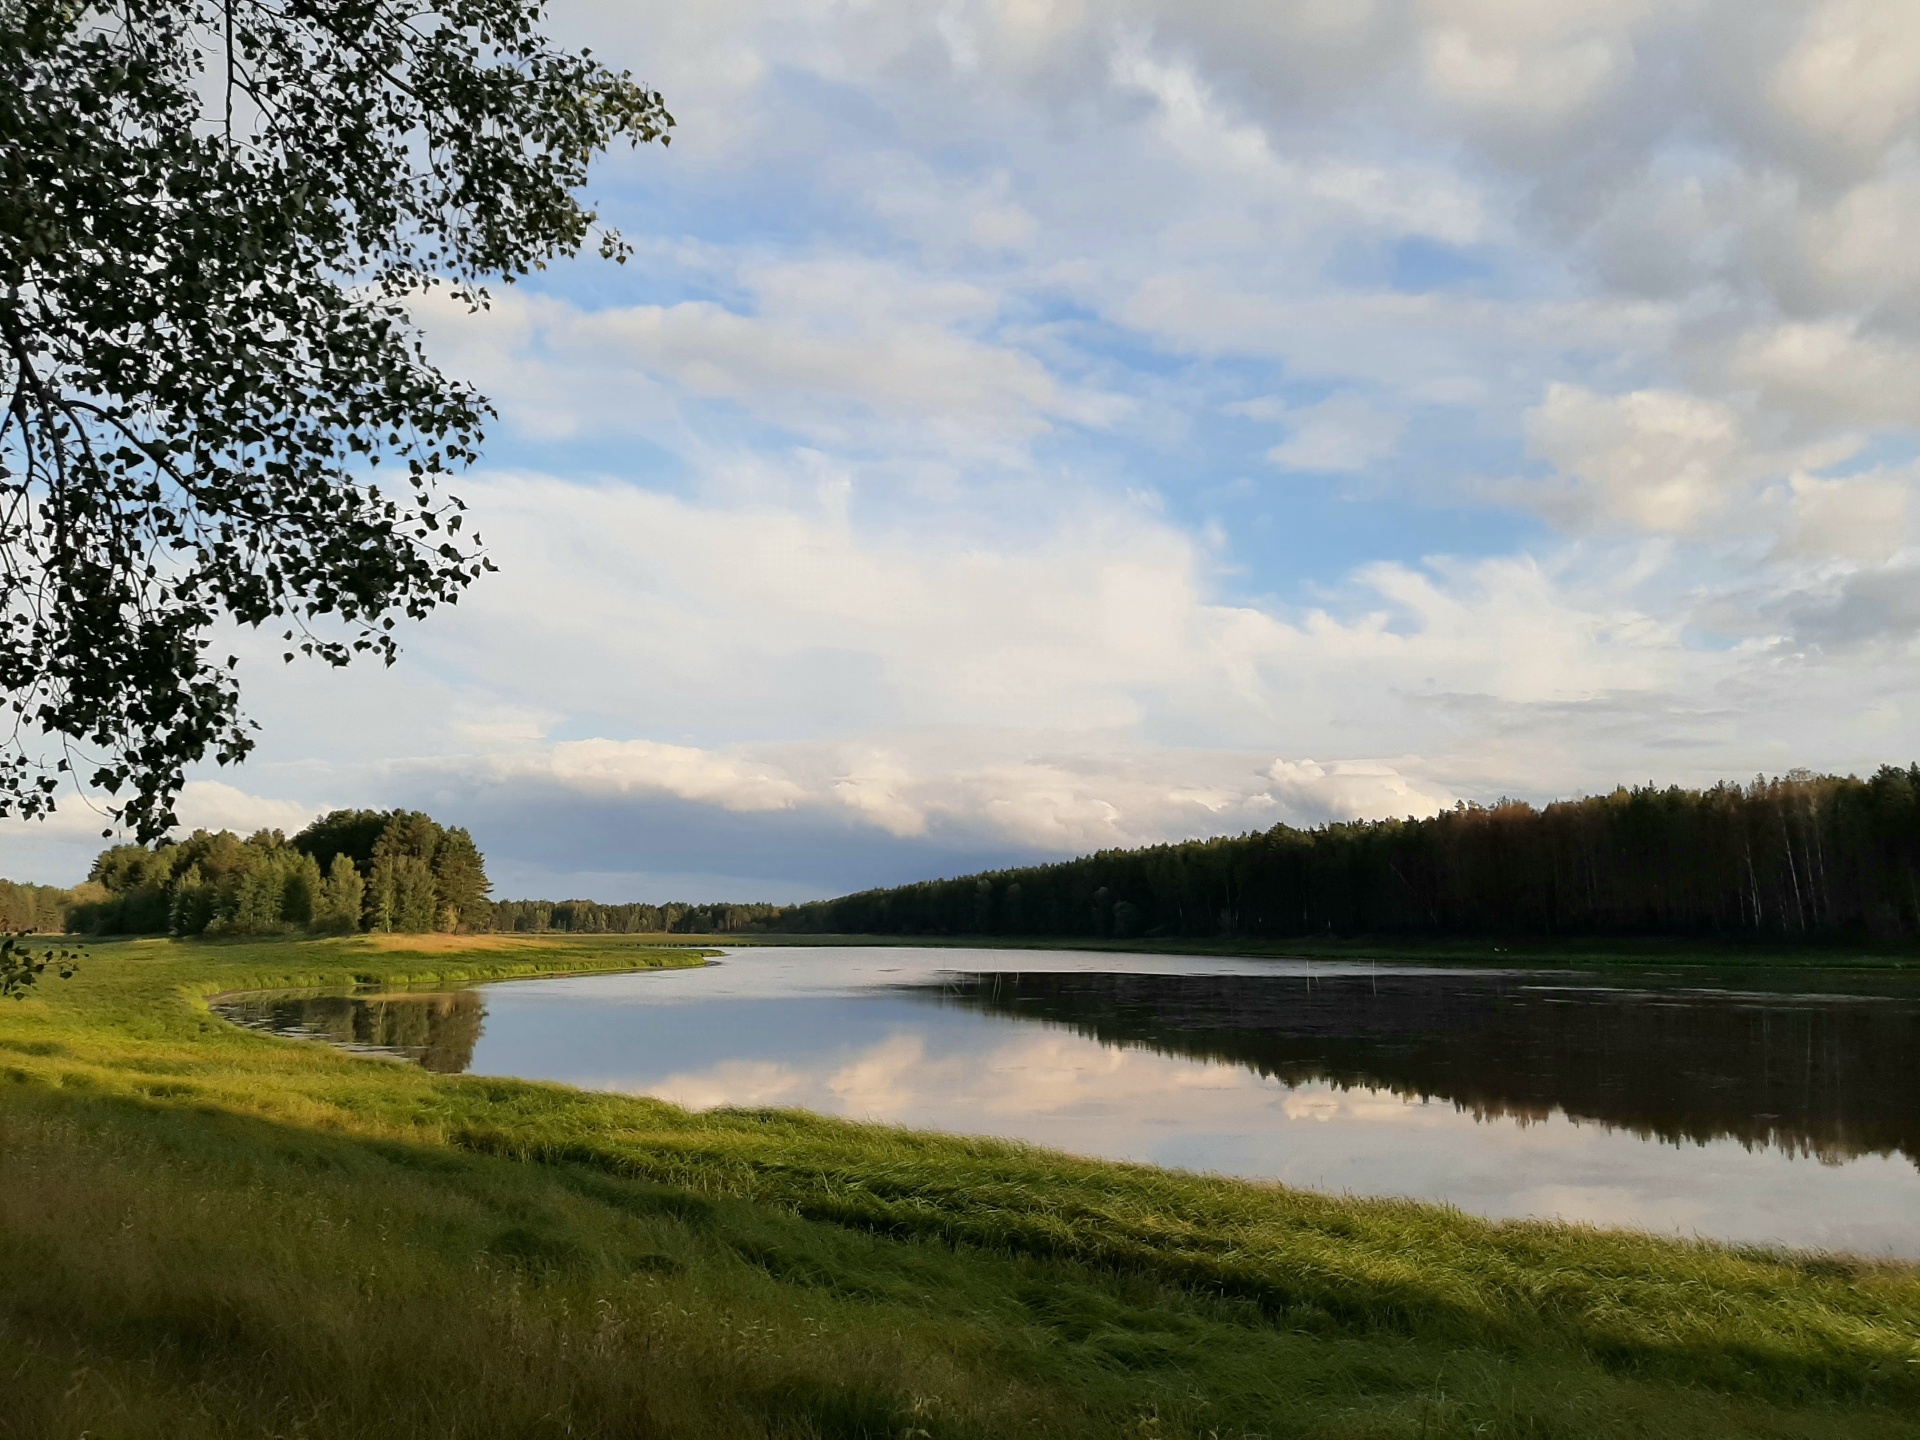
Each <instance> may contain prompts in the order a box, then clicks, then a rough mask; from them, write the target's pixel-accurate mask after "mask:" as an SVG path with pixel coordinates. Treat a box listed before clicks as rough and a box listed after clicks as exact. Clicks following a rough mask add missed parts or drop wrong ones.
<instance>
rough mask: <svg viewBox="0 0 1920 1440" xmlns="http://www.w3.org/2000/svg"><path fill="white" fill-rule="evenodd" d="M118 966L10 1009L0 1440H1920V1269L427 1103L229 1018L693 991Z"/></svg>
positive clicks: (159, 945) (636, 1119) (832, 1133)
mask: <svg viewBox="0 0 1920 1440" xmlns="http://www.w3.org/2000/svg"><path fill="white" fill-rule="evenodd" d="M692 958H694V957H693V956H691V955H690V954H689V953H688V952H686V951H680V952H674V951H669V950H660V949H649V948H647V947H646V946H645V944H644V943H638V942H625V941H621V940H618V939H609V940H599V941H593V942H589V941H584V940H583V941H578V942H569V941H565V940H558V939H551V940H521V939H515V938H513V937H488V938H484V939H482V940H477V941H476V940H458V941H454V940H447V939H444V938H431V937H429V938H414V939H410V940H401V939H395V940H391V941H388V942H386V943H378V942H375V941H374V940H371V939H365V938H363V939H357V940H335V941H298V942H296V941H285V942H262V943H251V944H249V943H226V944H222V943H214V942H194V943H178V942H169V941H133V942H125V943H114V944H99V945H95V946H94V947H93V950H92V956H91V959H90V960H89V962H88V963H87V964H86V966H85V967H84V969H83V970H82V972H81V973H80V975H79V976H77V977H76V978H74V979H73V980H71V981H66V982H60V981H55V980H53V979H51V978H49V979H47V980H45V981H43V982H42V985H41V987H40V988H41V992H42V993H41V995H40V996H39V997H38V998H36V999H33V1000H31V1001H28V1002H25V1003H22V1004H6V1005H5V1006H4V1007H0V1436H5V1437H9V1440H11V1437H31V1440H48V1437H76V1440H77V1437H80V1436H90V1437H100V1440H145V1437H161V1436H165V1437H183V1440H184V1437H228V1436H233V1437H239V1436H246V1437H255V1436H285V1437H343V1440H344V1437H355V1440H359V1437H388V1436H391V1437H402V1436H404V1437H463V1440H464V1437H535V1436H539V1437H545V1436H553V1437H563V1436H609V1437H611V1436H622V1437H624V1436H656V1435H657V1436H688V1437H696V1436H754V1437H757V1436H791V1437H808V1436H810V1437H829V1436H831V1437H881V1436H886V1437H900V1440H906V1437H926V1440H934V1437H943V1436H969V1437H997V1436H1063V1437H1064V1436H1088V1437H1095V1436H1098V1437H1112V1436H1136V1437H1174V1436H1191V1437H1196V1440H1199V1437H1229V1436H1231V1437H1251V1436H1267V1437H1276V1440H1277V1437H1281V1436H1327V1437H1336V1436H1338V1437H1362V1436H1366V1437H1374V1436H1379V1437H1389V1436H1396V1437H1397V1436H1404V1437H1415V1436H1514V1437H1518V1436H1533V1437H1545V1436H1614V1435H1622V1436H1624V1435H1641V1436H1659V1437H1669V1436H1721V1435H1767V1436H1783V1437H1784V1436H1810V1437H1812V1436H1829V1435H1831V1436H1836V1437H1838V1436H1848V1437H1860V1440H1869V1437H1879V1436H1908V1435H1911V1436H1920V1271H1916V1270H1915V1269H1913V1268H1909V1267H1896V1266H1876V1265H1869V1264H1864V1263H1860V1262H1856V1261H1850V1260H1847V1259H1845V1258H1842V1257H1833V1256H1805V1255H1776V1254H1764V1253H1756V1252H1746V1251H1736V1250H1732V1249H1727V1248H1721V1247H1714V1246H1707V1245H1687V1244H1679V1243H1673V1242H1668V1241H1662V1240H1655V1239H1650V1238H1647V1237H1643V1236H1637V1235H1632V1234H1623V1233H1611V1232H1600V1231H1591V1230H1581V1229H1574V1228H1566V1227H1555V1226H1546V1225H1524V1224H1492V1223H1488V1222H1484V1221H1480V1220H1475V1219H1471V1218H1468V1217H1464V1216H1461V1215H1458V1214H1455V1213H1452V1212H1449V1211H1446V1210H1442V1209H1437V1208H1433V1207H1425V1206H1418V1205H1412V1204H1405V1203H1397V1202H1379V1201H1363V1200H1351V1199H1336V1198H1328V1197H1322V1196H1316V1195H1311V1194H1306V1193H1302V1192H1296V1191H1288V1190H1283V1189H1278V1188H1274V1187H1269V1186H1261V1185H1254V1184H1248V1183H1241V1182H1232V1181H1224V1180H1212V1179H1205V1178H1200V1177H1194V1176H1187V1175H1180V1174H1173V1173H1168V1172H1162V1171H1156V1170H1152V1169H1147V1168H1141V1167H1130V1166H1122V1165H1113V1164H1102V1163H1093V1162H1085V1161H1078V1160H1073V1159H1070V1158H1067V1157H1063V1156H1060V1155H1056V1154H1051V1153H1047V1152H1042V1151H1034V1150H1030V1149H1024V1148H1021V1147H1018V1146H1012V1145H1004V1144H998V1143H993V1142H984V1141H973V1140H961V1139H949V1138H942V1137H938V1136H930V1135H924V1134H914V1133H909V1132H902V1131H895V1130H889V1129H882V1128H875V1127H864V1126H857V1125H851V1124H846V1123H842V1122H837V1121H829V1120H823V1119H818V1118H813V1117H809V1116H804V1115H798V1114H791V1113H777V1112H757V1111H756V1112H749V1111H718V1112H709V1113H706V1114H699V1115H695V1114H689V1113H687V1112H685V1111H681V1110H678V1109H675V1108H674V1107H672V1106H669V1105H665V1104H661V1103H657V1102H653V1101H649V1100H644V1099H634V1098H624V1097H617V1096H609V1095H596V1094H588V1093H583V1092H579V1091H574V1090H569V1089H566V1088H564V1087H560V1086H553V1085H542V1084H533V1083H522V1082H515V1081H502V1080H497V1079H480V1078H462V1077H446V1076H436V1075H433V1074H429V1073H428V1072H426V1071H424V1070H421V1069H418V1068H415V1067H411V1066H406V1065H401V1064H397V1063H393V1062H389V1061H382V1060H377V1059H364V1058H355V1057H351V1056H347V1055H343V1054H340V1053H337V1052H334V1051H331V1050H328V1049H325V1048H323V1047H321V1046H318V1045H313V1044H303V1043H300V1042H293V1041H282V1040H276V1039H272V1038H269V1037H265V1036H260V1035H255V1034H251V1033H247V1032H242V1031H239V1030H235V1029H233V1028H232V1027H230V1026H227V1025H225V1024H224V1023H222V1022H220V1021H218V1020H216V1019H214V1018H213V1017H211V1016H210V1015H209V1014H208V1013H207V1012H206V1009H205V1006H204V1003H203V998H204V997H205V996H206V995H208V994H211V993H215V992H218V991H223V990H233V989H242V988H270V987H271V988H277V987H283V986H292V985H340V984H349V983H355V982H359V983H400V982H406V981H417V980H424V979H430V978H442V979H451V978H482V977H492V976H505V975H513V974H531V973H537V972H553V971H580V970H591V969H603V968H627V967H633V966H638V965H650V964H675V963H688V962H689V960H691V959H692Z"/></svg>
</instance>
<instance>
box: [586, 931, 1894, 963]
mask: <svg viewBox="0 0 1920 1440" xmlns="http://www.w3.org/2000/svg"><path fill="white" fill-rule="evenodd" d="M609 938H615V937H609ZM617 938H619V939H623V940H632V941H635V942H648V941H651V942H652V943H656V944H666V945H681V944H685V945H707V946H729V945H800V946H807V945H813V946H822V945H917V946H935V947H948V946H950V947H956V948H960V949H994V950H1075V951H1092V952H1111V953H1115V954H1122V955H1216V956H1217V955H1250V956H1256V957H1267V958H1273V959H1294V960H1342V961H1350V962H1355V963H1360V964H1364V963H1366V962H1367V961H1369V960H1379V961H1393V962H1395V963H1397V964H1413V965H1462V966H1471V965H1494V966H1509V965H1518V966H1527V967H1533V968H1539V969H1545V970H1557V969H1587V968H1597V969H1609V968H1614V967H1634V966H1663V965H1672V966H1685V967H1688V968H1693V967H1706V968H1710V969H1716V970H1719V969H1726V970H1739V969H1747V968H1753V969H1768V970H1780V969H1795V968H1803V967H1806V968H1817V969H1841V970H1848V969H1859V970H1920V945H1916V944H1914V943H1913V942H1911V941H1901V940H1888V941H1883V942H1859V941H1828V940H1821V941H1808V942H1807V943H1805V944H1800V945H1783V944H1780V943H1779V942H1778V941H1775V940H1768V941H1764V942H1762V941H1748V940H1647V939H1599V938H1593V937H1584V936H1582V937H1573V938H1544V939H1543V938H1541V937H1538V936H1520V937H1513V938H1505V939H1486V938H1479V939H1443V940H1421V939H1407V938H1404V937H1387V938H1379V937H1366V936H1362V937H1358V938H1348V937H1320V938H1306V939H1301V938H1294V939H1284V940H1261V939H1238V940H1196V939H1189V938H1184V937H1181V936H1159V937H1156V938H1152V939H1142V938H1133V939H1125V940H1121V939H1108V940H1089V939H1084V938H1080V937H1075V936H1058V935H831V934H820V935H811V934H805V933H800V932H792V933H788V932H781V931H764V932H752V931H749V932H742V933H739V934H731V935H654V936H644V935H635V936H620V937H617Z"/></svg>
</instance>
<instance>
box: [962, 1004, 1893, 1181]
mask: <svg viewBox="0 0 1920 1440" xmlns="http://www.w3.org/2000/svg"><path fill="white" fill-rule="evenodd" d="M926 993H928V994H929V995H932V994H935V993H938V994H939V995H941V996H943V997H944V998H945V999H946V1000H947V1001H948V1002H956V1001H957V1002H958V1003H960V1004H963V1005H966V1006H968V1007H970V1008H977V1009H979V1010H981V1011H984V1012H986V1013H988V1014H993V1015H1006V1016H1016V1017H1019V1018H1021V1019H1028V1020H1042V1021H1050V1022H1053V1023H1056V1024H1061V1025H1065V1026H1068V1027H1070V1028H1072V1029H1073V1030H1075V1031H1078V1032H1079V1033H1080V1034H1082V1035H1086V1036H1089V1037H1091V1038H1093V1039H1097V1040H1100V1041H1102V1042H1104V1043H1107V1044H1127V1045H1138V1046H1142V1047H1145V1048H1148V1049H1151V1050H1156V1051H1160V1052H1162V1053H1165V1054H1172V1055H1181V1056H1187V1057H1192V1058H1199V1059H1207V1060H1219V1061H1225V1062H1228V1063H1230V1064H1236V1065H1244V1066H1246V1067H1248V1068H1249V1069H1252V1070H1255V1071H1258V1072H1259V1073H1261V1074H1263V1075H1267V1076H1270V1077H1272V1078H1274V1079H1277V1080H1280V1081H1282V1082H1283V1083H1286V1084H1289V1085H1298V1084H1304V1083H1308V1082H1313V1081H1329V1082H1331V1083H1333V1084H1335V1085H1337V1086H1341V1087H1349V1086H1369V1087H1378V1088H1381V1089H1386V1090H1391V1091H1393V1092H1395V1093H1398V1094H1401V1095H1409V1096H1418V1097H1420V1098H1422V1099H1427V1098H1439V1099H1444V1100H1450V1101H1452V1102H1453V1103H1455V1104H1456V1105H1459V1106H1460V1107H1462V1108H1463V1109H1466V1110H1468V1111H1470V1112H1472V1113H1473V1114H1475V1115H1477V1116H1480V1117H1482V1118H1490V1117H1494V1116H1500V1117H1509V1118H1515V1119H1519V1120H1521V1121H1522V1122H1525V1121H1529V1120H1535V1119H1543V1118H1545V1117H1546V1116H1547V1115H1549V1114H1551V1113H1552V1112H1553V1111H1555V1110H1564V1111H1565V1112H1566V1113H1567V1114H1568V1115H1570V1116H1572V1117H1573V1118H1575V1119H1579V1120H1596V1121H1599V1122H1601V1123H1603V1124H1605V1125H1608V1126H1612V1127H1617V1128H1621V1129H1627V1130H1632V1131H1635V1132H1637V1133H1639V1134H1640V1135H1643V1136H1647V1137H1653V1136H1658V1137H1659V1138H1661V1139H1664V1140H1669V1141H1675V1142H1678V1141H1681V1140H1696V1141H1705V1140H1711V1139H1717V1138H1720V1137H1722V1136H1731V1137H1732V1138H1734V1139H1737V1140H1740V1141H1742V1142H1744V1143H1745V1144H1747V1145H1748V1146H1750V1147H1751V1146H1758V1145H1776V1146H1779V1147H1781V1148H1782V1149H1785V1150H1789V1151H1796V1152H1802V1153H1809V1154H1813V1155H1817V1156H1819V1157H1821V1158H1822V1159H1826V1160H1833V1161H1838V1160H1842V1159H1845V1158H1847V1157H1849V1156H1853V1155H1859V1154H1865V1153H1872V1152H1879V1153H1889V1152H1895V1151H1898V1152H1901V1153H1903V1154H1905V1155H1906V1156H1907V1157H1908V1158H1909V1159H1912V1160H1914V1161H1915V1162H1916V1163H1920V997H1915V996H1912V995H1906V996H1901V997H1899V998H1865V997H1854V998H1849V997H1844V996H1810V995H1804V994H1793V995H1787V994H1758V993H1738V994H1730V993H1717V994H1716V993H1710V992H1709V993H1703V992H1701V991H1681V990H1646V989H1635V990H1623V989H1611V990H1610V989H1605V988H1601V987H1599V986H1585V987H1583V986H1581V985H1579V983H1578V982H1577V981H1572V980H1566V981H1556V980H1553V979H1549V978H1548V977H1544V976H1540V975H1530V976H1513V975H1507V976H1487V975H1406V974H1391V973H1385V974H1380V975H1378V976H1370V975H1357V976H1356V975H1352V974H1344V975H1340V976H1337V977H1326V976H1319V977H1314V978H1312V979H1309V978H1307V977H1304V976H1299V975H1287V976H1279V975H1275V976H1218V975H1214V976H1194V975H1112V974H1107V975H1098V974H1051V973H1039V974H986V975H968V976H961V977H957V978H955V979H953V980H950V981H949V982H948V983H947V984H946V985H945V986H944V987H942V988H941V989H940V990H939V991H938V992H935V991H932V990H929V991H927V992H926Z"/></svg>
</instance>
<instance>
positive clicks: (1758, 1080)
mask: <svg viewBox="0 0 1920 1440" xmlns="http://www.w3.org/2000/svg"><path fill="white" fill-rule="evenodd" d="M219 1008H221V1010H222V1011H223V1013H225V1014H226V1015H228V1017H229V1018H231V1019H234V1020H237V1021H239V1022H241V1023H243V1024H250V1025H255V1026H259V1027H262V1028H266V1029H271V1030H275V1031H277V1032H279V1033H283V1034H297V1035H308V1036H315V1037H318V1038H321V1039H326V1040H330V1041H332V1042H334V1043H336V1044H342V1045H347V1046H350V1047H352V1048H357V1049H364V1050H369V1051H373V1052H377V1053H386V1054H394V1055H403V1056H406V1057H408V1058H410V1059H413V1060H416V1061H418V1062H419V1063H421V1064H424V1065H426V1066H428V1067H429V1068H431V1069H435V1070H441V1071H449V1072H454V1071H466V1072H470V1073H473V1074H481V1075H515V1076H521V1077H525V1078H529V1079H541V1080H561V1081H566V1082H568V1083H570V1084H574V1085H580V1086H585V1087H589V1088H593V1089H603V1090H618V1091H625V1092H630V1093H635V1094H646V1095H655V1096H659V1097H661V1098H663V1099H667V1100H672V1101H675V1102H677V1103H679V1104H682V1105H688V1106H693V1107H706V1106H713V1105H744V1106H769V1105H771V1106H799V1107H803V1108H805V1109H809V1110H816V1111H820V1112H823V1113H826V1114H831V1115H844V1116H849V1117H852V1118H855V1119H863V1120H882V1121H888V1122H894V1123H899V1124H903V1125H912V1126H919V1127H926V1128H932V1129H940V1130H949V1131H957V1132H963V1133H969V1134H987V1135H1002V1136H1010V1137H1014V1138H1018V1139H1022V1140H1031V1141H1036V1142H1039V1143H1041V1144H1044V1145H1051V1146H1056V1147H1058V1148H1061V1149H1065V1150H1071V1151H1075V1152H1078V1153H1081V1154H1086V1155H1098V1156H1106V1157H1110V1158H1114V1159H1125V1160H1145V1161H1151V1162H1153V1163H1155V1164H1159V1165H1172V1166H1181V1167H1185V1168H1189V1169H1195V1170H1209V1171H1219V1172H1224V1173H1228V1174H1234V1175H1245V1176H1254V1177H1260V1178H1268V1179H1276V1180H1283V1181H1285V1182H1287V1183H1288V1184H1292V1185H1302V1186H1311V1187H1314V1188H1316V1189H1322V1190H1333V1191H1352V1192H1355V1193H1359V1194H1369V1195H1405V1196H1413V1197H1417V1198H1419V1199H1424V1200H1443V1201H1447V1202H1449V1203H1451V1204H1454V1205H1458V1206H1460V1207H1461V1208H1462V1209H1465V1210H1470V1211H1474V1212H1476V1213H1479V1214H1482V1215H1491V1216H1543V1217H1545V1216H1556V1217H1561V1218H1565V1219H1571V1220H1583V1221H1592V1222H1595V1223H1599V1224H1607V1225H1632V1226H1637V1227H1640V1228H1644V1229H1652V1230H1663V1231H1673V1232H1680V1233H1683V1234H1698V1235H1707V1236H1714V1237H1719V1238H1725V1239H1734V1240H1743V1241H1760V1242H1775V1243H1782V1244H1789V1245H1800V1246H1817V1247H1823V1248H1844V1249H1850V1250H1856V1251H1862V1252H1866V1253H1873V1254H1891V1255H1900V1256H1906V1257H1915V1258H1920V1168H1917V1167H1920V982H1917V981H1915V980H1914V979H1909V978H1904V977H1902V976H1900V975H1899V974H1897V973H1886V972H1859V973H1852V974H1836V973H1833V972H1824V973H1811V972H1807V971H1796V972H1791V973H1788V972H1771V973H1769V972H1754V973H1752V974H1745V975H1740V976H1736V977H1729V976H1727V975H1725V974H1724V973H1716V974H1715V975H1714V976H1713V977H1712V978H1711V979H1710V980H1703V979H1702V978H1701V972H1693V973H1692V974H1691V975H1689V973H1688V972H1686V971H1684V970H1672V971H1666V972H1659V971H1648V972H1645V973H1638V974H1635V975H1633V976H1632V977H1630V978H1626V979H1623V978H1622V977H1621V976H1619V975H1618V974H1616V973H1613V972H1609V973H1608V974H1607V975H1604V976H1602V975H1598V974H1582V973H1573V972H1567V971H1553V972H1516V971H1484V972H1470V971H1461V970H1457V969H1449V970H1429V969H1421V968H1417V967H1406V966H1386V965H1382V966H1378V967H1373V966H1367V965H1359V966H1353V965H1339V964H1329V963H1326V962H1306V961H1285V960H1252V959H1244V960H1243V959H1218V958H1195V957H1184V956H1158V955H1101V954H1085V953H1081V954H1073V953H1060V952H1049V951H1018V950H980V949H935V948H898V949H894V948H877V947H858V948H852V947H849V948H844V949H842V948H819V949H761V950H745V951H739V952H733V953H730V954H728V955H727V956H726V957H725V959H723V960H722V961H720V962H719V963H717V964H714V965H711V966H708V967H705V968H702V969H697V970H677V971H650V972H644V973H639V974H630V975H606V976H591V977H582V978H576V979H557V980H522V981H512V982H506V983H501V984H495V985H488V986H482V987H477V988H473V989H466V990H459V991H449V992H441V993H433V994H387V995H355V996H312V995H286V996H250V997H236V998H232V999H228V1000H225V1001H222V1002H220V1006H219Z"/></svg>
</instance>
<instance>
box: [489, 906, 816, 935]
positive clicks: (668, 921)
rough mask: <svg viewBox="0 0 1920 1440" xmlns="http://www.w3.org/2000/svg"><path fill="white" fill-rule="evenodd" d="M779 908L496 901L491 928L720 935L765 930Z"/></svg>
mask: <svg viewBox="0 0 1920 1440" xmlns="http://www.w3.org/2000/svg"><path fill="white" fill-rule="evenodd" d="M781 913H782V907H781V906H778V905H729V904H718V905H686V904H681V903H679V902H677V901H673V902H668V903H667V904H664V905H648V904H644V903H641V904H632V905H603V904H601V903H600V902H599V901H597V900H496V901H494V903H493V915H492V921H491V928H493V929H494V930H502V931H521V932H526V933H531V934H541V933H545V932H549V931H562V932H567V933H571V934H576V935H667V934H671V935H724V934H728V933H730V932H735V931H741V930H763V929H765V928H766V927H767V925H768V923H769V922H770V921H772V920H773V919H774V918H775V917H776V916H778V915H780V914H781Z"/></svg>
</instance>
